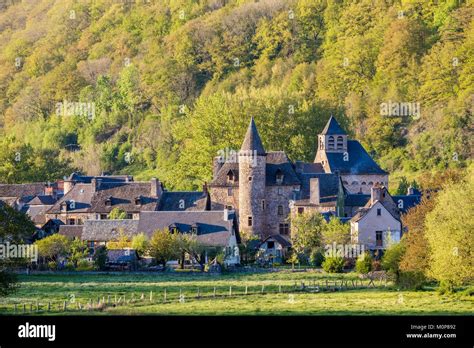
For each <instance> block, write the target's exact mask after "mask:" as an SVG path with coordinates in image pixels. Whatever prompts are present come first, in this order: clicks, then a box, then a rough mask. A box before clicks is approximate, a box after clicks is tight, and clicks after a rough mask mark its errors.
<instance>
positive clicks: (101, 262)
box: [92, 246, 107, 271]
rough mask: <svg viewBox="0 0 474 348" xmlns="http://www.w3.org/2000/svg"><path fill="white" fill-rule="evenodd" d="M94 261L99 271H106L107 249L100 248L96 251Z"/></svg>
mask: <svg viewBox="0 0 474 348" xmlns="http://www.w3.org/2000/svg"><path fill="white" fill-rule="evenodd" d="M92 259H93V260H94V265H95V267H96V268H97V269H98V270H100V271H102V270H104V269H105V264H106V263H107V248H106V247H105V246H99V247H98V248H97V249H95V252H94V256H92Z"/></svg>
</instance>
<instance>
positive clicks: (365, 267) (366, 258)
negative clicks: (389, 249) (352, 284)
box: [356, 253, 373, 274]
mask: <svg viewBox="0 0 474 348" xmlns="http://www.w3.org/2000/svg"><path fill="white" fill-rule="evenodd" d="M372 262H373V259H372V256H371V255H370V254H369V253H365V254H364V255H361V256H360V257H359V258H358V259H357V261H356V271H357V272H358V273H360V274H367V273H369V272H370V271H371V270H372Z"/></svg>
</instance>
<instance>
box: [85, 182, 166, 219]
mask: <svg viewBox="0 0 474 348" xmlns="http://www.w3.org/2000/svg"><path fill="white" fill-rule="evenodd" d="M135 198H140V201H141V204H140V205H137V204H135ZM107 199H110V200H111V203H112V205H111V206H108V205H106V201H107ZM157 206H158V198H157V197H151V183H150V182H118V183H110V182H109V183H102V184H101V186H100V189H99V190H98V191H97V192H96V193H95V194H94V195H93V196H92V200H91V208H90V209H91V212H97V213H110V212H111V211H112V209H114V208H120V209H123V210H125V211H126V212H140V211H150V210H156V209H157Z"/></svg>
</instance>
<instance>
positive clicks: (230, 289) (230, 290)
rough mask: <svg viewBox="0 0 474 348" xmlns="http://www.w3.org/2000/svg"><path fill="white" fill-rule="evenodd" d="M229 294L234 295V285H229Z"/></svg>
mask: <svg viewBox="0 0 474 348" xmlns="http://www.w3.org/2000/svg"><path fill="white" fill-rule="evenodd" d="M229 296H232V285H230V286H229Z"/></svg>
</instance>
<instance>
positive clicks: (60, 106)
mask: <svg viewBox="0 0 474 348" xmlns="http://www.w3.org/2000/svg"><path fill="white" fill-rule="evenodd" d="M56 115H58V116H84V117H87V118H88V119H89V120H92V119H93V118H94V116H95V103H83V102H69V101H67V100H64V101H62V102H58V103H56Z"/></svg>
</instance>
